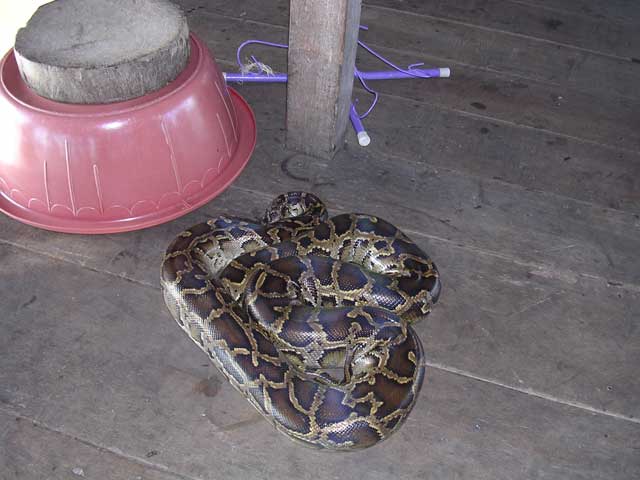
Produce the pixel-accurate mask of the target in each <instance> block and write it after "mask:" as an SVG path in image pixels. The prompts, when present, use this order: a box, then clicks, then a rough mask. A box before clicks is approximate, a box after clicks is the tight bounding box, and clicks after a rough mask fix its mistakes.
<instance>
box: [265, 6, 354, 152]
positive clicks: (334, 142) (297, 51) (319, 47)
mask: <svg viewBox="0 0 640 480" xmlns="http://www.w3.org/2000/svg"><path fill="white" fill-rule="evenodd" d="M361 3H362V2H361V0H335V1H332V2H318V1H315V0H296V1H293V2H291V9H290V15H289V41H288V42H287V43H288V44H289V45H290V47H289V49H288V50H287V55H288V62H287V64H288V73H289V77H288V89H287V116H286V119H287V138H286V141H287V146H288V147H289V148H290V149H292V150H295V151H298V152H303V153H306V154H309V155H314V156H316V157H319V158H332V157H333V156H334V155H335V152H336V150H338V149H340V148H342V146H343V144H344V137H345V133H346V129H347V125H348V124H349V109H350V108H351V96H352V95H351V94H352V91H353V69H354V65H355V64H354V62H355V59H356V50H357V47H358V44H357V42H358V31H359V25H360V7H361ZM267 8H268V7H267Z"/></svg>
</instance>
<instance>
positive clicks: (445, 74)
mask: <svg viewBox="0 0 640 480" xmlns="http://www.w3.org/2000/svg"><path fill="white" fill-rule="evenodd" d="M439 70H440V77H442V78H448V77H450V76H451V70H449V68H447V67H445V68H440V69H439Z"/></svg>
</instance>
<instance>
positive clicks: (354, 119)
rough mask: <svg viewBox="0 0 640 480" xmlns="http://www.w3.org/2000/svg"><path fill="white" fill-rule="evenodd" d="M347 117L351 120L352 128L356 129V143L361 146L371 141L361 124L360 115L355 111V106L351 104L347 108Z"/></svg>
mask: <svg viewBox="0 0 640 480" xmlns="http://www.w3.org/2000/svg"><path fill="white" fill-rule="evenodd" d="M349 119H350V120H351V125H353V129H354V130H355V131H356V135H357V136H358V143H359V144H360V146H361V147H366V146H367V145H369V144H370V143H371V138H370V137H369V134H368V133H367V131H366V130H365V129H364V125H362V120H360V115H358V112H356V107H355V106H354V105H353V103H352V104H351V108H350V109H349Z"/></svg>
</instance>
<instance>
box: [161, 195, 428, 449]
mask: <svg viewBox="0 0 640 480" xmlns="http://www.w3.org/2000/svg"><path fill="white" fill-rule="evenodd" d="M161 283H162V289H163V293H164V299H165V302H166V304H167V306H168V308H169V310H170V311H171V313H172V315H173V317H174V318H175V319H176V320H177V322H178V323H179V325H180V327H182V329H183V330H185V332H186V333H187V334H188V335H189V336H190V337H191V339H192V340H193V341H194V342H195V343H196V344H197V345H198V346H199V347H200V348H201V349H202V350H204V351H205V352H206V353H207V354H208V355H209V357H210V359H211V360H212V361H213V363H214V364H215V365H216V367H218V369H219V370H220V371H221V372H222V374H223V375H224V376H225V378H227V379H228V381H229V382H230V383H231V384H232V385H233V386H234V387H235V388H236V389H237V390H238V391H239V392H240V393H241V394H242V395H243V396H244V397H245V398H246V399H247V400H248V401H249V402H250V403H251V404H252V405H253V406H254V407H255V408H256V409H257V410H258V411H259V412H260V413H261V414H262V415H264V416H265V417H266V418H267V419H268V420H269V421H270V422H271V423H272V424H273V425H275V427H276V428H277V429H278V430H280V431H282V432H283V433H285V434H286V435H288V436H289V437H290V438H292V439H296V440H299V441H302V442H304V443H306V444H307V445H312V446H317V447H324V448H327V449H333V450H351V449H357V448H365V447H369V446H371V445H373V444H375V443H377V442H379V441H380V440H383V439H385V438H387V437H388V436H389V435H391V434H392V433H393V432H394V431H396V430H397V429H398V428H399V427H400V425H401V424H402V423H403V421H404V420H405V419H406V418H407V415H408V414H409V412H410V411H411V409H412V407H413V405H414V404H415V402H416V397H417V395H418V392H419V391H420V387H421V385H422V380H423V378H424V354H423V350H422V344H421V342H420V339H419V338H418V336H417V335H416V333H415V331H414V330H413V328H411V326H410V325H411V324H412V323H413V322H415V321H416V320H418V319H420V318H421V317H422V316H424V315H426V314H427V313H429V312H430V310H431V307H432V305H433V304H434V303H435V302H436V301H437V299H438V296H439V294H440V289H441V287H440V279H439V275H438V271H437V269H436V267H435V265H434V264H433V262H432V261H431V260H430V258H429V257H428V256H427V255H426V254H425V253H424V252H423V251H422V250H421V249H420V248H418V247H417V246H416V245H415V244H414V243H413V242H412V241H411V240H410V239H409V238H408V237H407V236H406V235H404V234H403V233H402V232H401V231H400V230H398V229H397V228H395V227H394V226H393V225H391V224H390V223H388V222H386V221H384V220H382V219H380V218H377V217H373V216H369V215H361V214H342V215H337V216H335V217H332V218H327V210H326V208H325V206H324V204H323V203H322V202H321V201H320V200H319V199H318V198H317V197H316V196H314V195H312V194H309V193H304V192H290V193H287V194H284V195H281V196H279V197H278V198H276V199H275V200H274V202H273V204H272V205H271V207H270V208H269V209H268V210H267V213H266V215H265V219H264V221H263V222H262V223H252V222H247V221H243V220H239V219H233V218H226V217H219V218H217V219H213V220H210V221H208V222H206V223H201V224H199V225H195V226H194V227H192V228H190V229H189V230H186V231H185V232H183V233H181V234H180V235H178V237H177V238H176V239H175V240H174V241H173V242H172V243H171V245H170V246H169V248H168V249H167V252H166V254H165V257H164V262H163V265H162V278H161Z"/></svg>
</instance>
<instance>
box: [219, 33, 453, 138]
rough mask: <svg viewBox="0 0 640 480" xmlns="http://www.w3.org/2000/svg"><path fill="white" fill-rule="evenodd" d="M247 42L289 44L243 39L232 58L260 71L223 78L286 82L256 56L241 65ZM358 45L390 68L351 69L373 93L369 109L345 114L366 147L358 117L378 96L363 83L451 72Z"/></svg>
mask: <svg viewBox="0 0 640 480" xmlns="http://www.w3.org/2000/svg"><path fill="white" fill-rule="evenodd" d="M360 29H362V30H368V27H366V26H364V25H360ZM251 44H258V45H266V46H269V47H277V48H289V46H288V45H287V44H284V43H273V42H265V41H263V40H247V41H246V42H243V43H242V44H241V45H240V46H239V47H238V50H237V51H236V60H237V62H238V66H239V67H240V70H245V68H246V69H249V68H253V67H258V70H261V72H258V73H256V72H251V71H249V72H246V71H245V73H224V79H225V81H226V82H228V83H229V82H236V83H245V82H246V83H287V79H288V77H287V74H286V73H271V72H272V70H271V69H270V68H269V67H268V65H265V64H263V63H261V62H259V61H258V59H256V58H255V57H254V56H253V55H252V56H251V59H252V60H253V64H252V65H250V66H249V67H245V65H244V64H243V63H242V60H241V58H240V57H241V55H240V52H241V51H242V49H243V48H244V47H245V46H247V45H251ZM358 45H360V46H361V47H362V48H364V49H365V50H366V51H367V52H369V53H370V54H371V55H373V56H374V57H376V58H377V59H378V60H380V61H382V62H383V63H385V64H387V65H388V66H390V67H391V68H392V70H382V71H373V72H361V71H360V70H358V69H357V68H356V69H355V71H354V75H355V77H356V78H357V79H358V80H359V81H360V83H361V84H362V86H363V87H364V88H365V89H366V90H367V91H368V92H370V93H371V94H372V95H374V99H373V101H372V102H371V105H370V106H369V109H368V110H367V111H366V112H365V113H363V114H362V115H359V114H358V112H357V110H356V108H355V106H354V105H353V103H352V104H351V107H350V109H349V118H350V119H351V124H352V125H353V128H354V130H355V131H356V134H357V135H358V143H360V145H361V146H363V147H366V146H367V145H369V143H370V142H371V139H370V138H369V135H368V134H367V132H366V130H365V129H364V126H363V125H362V119H363V118H365V117H366V116H367V115H369V113H371V111H372V110H373V109H374V107H375V106H376V104H377V103H378V97H379V94H378V92H376V91H375V90H373V89H372V88H371V87H369V86H368V85H367V83H366V82H367V80H396V79H402V78H438V77H449V76H450V75H451V72H450V70H449V69H448V68H430V69H429V68H416V67H419V66H421V65H424V64H423V63H414V64H412V65H409V67H408V68H406V69H404V68H401V67H399V66H397V65H396V64H394V63H393V62H391V61H390V60H388V59H386V58H385V57H383V56H382V55H380V54H379V53H378V52H376V51H375V50H374V49H373V48H371V47H369V46H368V45H367V44H365V43H364V42H362V41H361V40H358Z"/></svg>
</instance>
